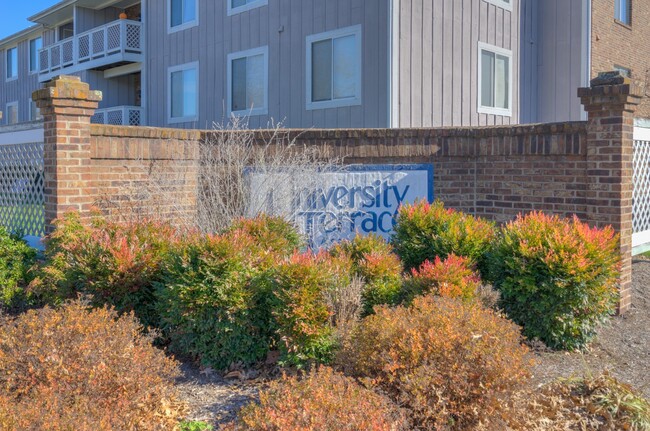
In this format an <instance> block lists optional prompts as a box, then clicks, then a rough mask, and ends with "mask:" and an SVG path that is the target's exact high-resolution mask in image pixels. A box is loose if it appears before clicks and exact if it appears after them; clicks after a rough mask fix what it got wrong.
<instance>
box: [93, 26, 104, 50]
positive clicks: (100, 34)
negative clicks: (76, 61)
mask: <svg viewBox="0 0 650 431" xmlns="http://www.w3.org/2000/svg"><path fill="white" fill-rule="evenodd" d="M92 35H93V55H96V54H101V53H103V52H104V30H100V31H95V32H93V34H92Z"/></svg>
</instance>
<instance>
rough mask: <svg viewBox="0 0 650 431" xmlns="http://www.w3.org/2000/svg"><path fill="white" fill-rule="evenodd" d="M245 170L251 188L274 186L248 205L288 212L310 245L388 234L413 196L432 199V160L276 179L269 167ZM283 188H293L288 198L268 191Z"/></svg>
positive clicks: (281, 192)
mask: <svg viewBox="0 0 650 431" xmlns="http://www.w3.org/2000/svg"><path fill="white" fill-rule="evenodd" d="M248 175H250V180H251V183H250V184H251V189H252V190H262V189H265V188H266V189H269V188H272V190H270V191H269V192H266V193H261V194H253V201H254V202H252V207H255V208H264V209H263V211H264V212H267V213H270V214H275V215H284V216H285V217H286V216H289V218H290V219H292V220H293V221H294V222H295V223H296V225H297V226H298V228H299V230H300V231H301V233H303V234H305V235H306V236H307V237H308V238H309V241H310V246H311V247H312V248H320V247H326V246H329V245H331V244H333V243H335V242H338V241H340V240H343V239H350V238H352V237H354V236H355V235H357V234H369V233H373V234H377V235H380V236H383V237H385V238H388V237H389V236H390V234H391V233H392V232H393V227H394V224H395V217H396V215H397V211H398V208H399V207H400V205H403V204H407V203H413V202H415V201H416V200H427V201H429V202H433V166H432V165H429V164H416V165H354V166H348V167H345V168H342V169H341V170H332V171H325V172H315V173H312V174H311V175H309V178H305V179H303V180H300V179H294V180H295V181H288V180H287V179H286V178H285V179H284V181H282V183H283V184H278V183H279V182H280V181H278V178H274V174H273V173H259V172H255V171H249V172H248ZM278 175H281V174H278ZM288 182H295V184H291V185H289V184H287V183H288ZM270 184H272V185H273V186H270ZM287 188H289V189H291V194H292V198H291V199H290V200H287V199H283V201H285V202H287V203H285V204H282V203H279V202H277V201H278V200H279V199H274V198H273V197H271V195H277V196H282V195H286V194H287V193H288V192H287V191H286V190H283V189H287ZM262 198H263V199H264V201H265V204H264V205H262V204H261V202H260V199H262ZM288 205H290V208H287V206H288ZM260 212H261V211H260Z"/></svg>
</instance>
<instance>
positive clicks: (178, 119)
mask: <svg viewBox="0 0 650 431" xmlns="http://www.w3.org/2000/svg"><path fill="white" fill-rule="evenodd" d="M192 69H195V70H196V115H194V116H191V117H172V73H174V72H180V71H185V70H192ZM199 88H200V85H199V62H198V61H193V62H192V63H185V64H179V65H178V66H172V67H169V68H167V123H168V124H177V123H191V122H194V121H198V119H199V94H200V93H199Z"/></svg>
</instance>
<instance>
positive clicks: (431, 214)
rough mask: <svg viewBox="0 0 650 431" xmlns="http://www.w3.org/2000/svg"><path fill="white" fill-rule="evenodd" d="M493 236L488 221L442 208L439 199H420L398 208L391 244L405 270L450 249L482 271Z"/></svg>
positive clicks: (492, 228) (440, 255)
mask: <svg viewBox="0 0 650 431" xmlns="http://www.w3.org/2000/svg"><path fill="white" fill-rule="evenodd" d="M495 239H496V229H495V226H494V224H493V223H492V222H488V221H485V220H483V219H480V218H476V217H472V216H470V215H467V214H463V213H461V212H458V211H454V210H453V209H445V207H444V205H443V203H442V202H435V203H433V204H429V203H427V202H425V201H420V202H418V203H415V204H413V205H405V206H402V207H401V208H400V210H399V214H398V217H397V223H396V225H395V234H394V235H393V238H392V244H393V246H394V247H395V251H396V252H397V255H398V256H399V257H400V258H401V259H402V262H404V266H405V267H406V269H408V270H410V269H414V268H418V267H420V265H422V264H423V263H424V261H426V260H429V261H433V260H434V259H435V258H436V257H440V258H443V259H444V258H446V257H447V256H448V255H450V254H452V253H453V254H455V255H457V256H463V257H467V258H469V259H470V260H471V261H472V262H473V263H475V264H476V265H477V266H478V269H479V271H480V272H481V274H484V272H485V270H486V263H485V259H486V254H487V253H488V252H489V250H490V246H491V243H492V242H493V241H494V240H495Z"/></svg>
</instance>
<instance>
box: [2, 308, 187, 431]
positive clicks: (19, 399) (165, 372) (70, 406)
mask: <svg viewBox="0 0 650 431" xmlns="http://www.w3.org/2000/svg"><path fill="white" fill-rule="evenodd" d="M142 329H143V328H142V327H141V326H140V324H139V323H138V322H137V320H135V318H134V317H133V315H123V316H122V317H118V315H117V313H116V312H115V311H113V310H110V309H108V308H100V309H95V310H92V311H89V310H88V308H87V306H86V305H84V304H82V303H80V302H72V303H67V304H65V305H63V306H62V307H61V308H60V309H58V310H55V309H52V308H49V307H46V308H43V309H40V310H38V311H29V312H27V313H25V314H22V315H20V316H19V317H17V318H16V319H14V320H11V321H6V322H4V323H3V324H2V325H1V326H0V429H3V430H44V429H48V430H61V431H63V430H76V431H85V430H88V431H91V430H92V431H96V430H100V431H104V430H106V431H108V430H118V429H119V430H168V429H174V427H175V426H176V424H177V422H178V420H179V418H180V417H181V416H182V414H183V413H184V406H183V404H182V403H180V402H179V398H178V396H177V394H176V392H175V389H174V386H173V381H172V380H173V378H175V377H176V376H177V374H178V370H177V365H176V363H175V362H174V361H173V360H171V359H169V358H167V357H166V356H165V354H164V353H163V352H162V351H161V350H159V349H156V348H155V347H153V346H152V344H151V340H150V339H149V338H148V337H146V336H143V335H142Z"/></svg>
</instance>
